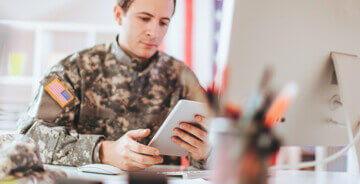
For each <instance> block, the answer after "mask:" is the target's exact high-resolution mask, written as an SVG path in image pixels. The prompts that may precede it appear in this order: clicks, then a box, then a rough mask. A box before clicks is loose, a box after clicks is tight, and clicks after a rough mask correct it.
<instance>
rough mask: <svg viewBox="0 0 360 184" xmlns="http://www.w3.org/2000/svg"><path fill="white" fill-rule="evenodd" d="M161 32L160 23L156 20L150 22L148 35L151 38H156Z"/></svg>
mask: <svg viewBox="0 0 360 184" xmlns="http://www.w3.org/2000/svg"><path fill="white" fill-rule="evenodd" d="M158 34H159V25H158V24H157V23H156V21H152V22H151V23H149V24H148V29H147V31H146V36H147V37H149V38H150V39H155V38H156V37H157V36H158Z"/></svg>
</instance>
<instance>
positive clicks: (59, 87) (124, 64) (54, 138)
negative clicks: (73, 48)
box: [19, 0, 209, 170]
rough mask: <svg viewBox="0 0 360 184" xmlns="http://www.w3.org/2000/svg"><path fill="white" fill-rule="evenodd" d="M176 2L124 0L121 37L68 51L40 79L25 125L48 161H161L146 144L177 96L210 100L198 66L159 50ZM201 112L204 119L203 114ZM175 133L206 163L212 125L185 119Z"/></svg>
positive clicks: (140, 164) (125, 166)
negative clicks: (208, 130) (195, 68)
mask: <svg viewBox="0 0 360 184" xmlns="http://www.w3.org/2000/svg"><path fill="white" fill-rule="evenodd" d="M175 4H176V1H175V0H119V1H118V4H117V5H116V6H115V7H114V15H115V19H116V22H117V23H118V25H119V27H120V29H119V35H118V36H117V37H116V40H115V41H114V42H113V43H111V44H108V45H105V44H103V45H97V46H95V47H93V48H90V49H86V50H83V51H80V52H78V53H75V54H72V55H70V56H68V57H67V58H65V59H63V60H62V61H60V62H59V64H57V65H55V66H54V67H53V68H52V69H51V71H50V72H49V74H47V75H46V77H45V78H44V79H43V80H42V81H41V86H40V88H39V92H38V94H37V96H36V98H35V100H34V102H33V104H32V105H31V107H30V108H29V110H28V113H27V115H26V116H24V117H23V118H21V119H20V120H19V130H20V132H21V133H22V134H25V135H26V136H28V137H31V138H32V139H34V140H35V141H36V142H37V143H38V145H39V148H40V153H41V158H42V160H43V161H44V162H45V163H49V164H61V165H75V166H79V165H84V164H90V163H105V164H110V165H113V166H116V167H118V168H120V169H122V170H138V169H144V168H147V167H149V166H152V165H154V164H160V163H162V162H163V158H162V157H161V156H160V155H159V150H157V149H155V148H152V147H149V146H146V144H147V143H148V142H149V140H150V139H151V137H153V135H154V133H155V132H156V131H157V130H158V128H159V127H160V126H161V123H162V122H163V121H164V120H165V118H166V116H167V114H168V113H169V111H170V110H171V109H172V107H173V106H174V105H175V104H176V103H177V101H178V100H180V99H189V100H197V101H205V98H204V91H203V89H202V88H201V86H200V85H199V83H198V81H197V79H196V77H195V75H194V74H193V72H191V70H190V69H189V68H187V67H186V66H185V65H184V64H183V63H182V62H180V61H177V60H175V59H174V58H172V57H170V56H168V55H166V54H165V53H162V52H158V51H157V48H158V46H159V44H160V43H161V41H162V40H163V38H164V36H165V34H166V32H167V29H168V25H169V23H170V21H171V18H172V15H173V13H174V11H175ZM196 119H197V122H198V123H200V124H202V125H203V126H205V125H204V118H203V117H202V116H197V117H196ZM174 133H175V135H176V137H173V138H172V140H173V142H174V143H176V144H178V145H179V146H181V147H183V148H184V149H186V150H188V151H189V152H190V155H191V158H190V159H191V160H192V161H193V162H192V163H194V164H195V166H202V164H203V162H204V161H205V159H206V158H207V156H208V152H209V146H208V145H207V143H206V135H207V133H206V131H205V130H203V129H201V128H198V127H195V126H193V125H191V124H189V123H181V125H180V127H179V128H176V129H175V130H174ZM138 140H139V142H138Z"/></svg>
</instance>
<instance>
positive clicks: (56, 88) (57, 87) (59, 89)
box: [49, 81, 67, 104]
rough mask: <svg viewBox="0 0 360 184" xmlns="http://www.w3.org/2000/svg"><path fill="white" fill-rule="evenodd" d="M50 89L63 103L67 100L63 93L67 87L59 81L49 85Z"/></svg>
mask: <svg viewBox="0 0 360 184" xmlns="http://www.w3.org/2000/svg"><path fill="white" fill-rule="evenodd" d="M49 90H50V91H51V92H52V94H53V95H54V96H55V97H56V98H57V99H58V100H59V101H60V102H61V103H62V104H65V103H66V102H67V100H66V99H65V98H64V97H63V96H62V95H61V92H62V91H64V90H65V89H64V88H63V87H62V86H61V84H59V83H58V82H57V81H56V82H54V83H53V84H51V85H50V86H49Z"/></svg>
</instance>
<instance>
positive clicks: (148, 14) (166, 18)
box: [138, 12, 170, 21]
mask: <svg viewBox="0 0 360 184" xmlns="http://www.w3.org/2000/svg"><path fill="white" fill-rule="evenodd" d="M138 14H144V15H147V16H150V17H154V15H152V14H150V13H148V12H139V13H138ZM161 19H165V20H168V21H170V18H168V17H163V18H161Z"/></svg>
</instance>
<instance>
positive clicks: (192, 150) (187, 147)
mask: <svg viewBox="0 0 360 184" xmlns="http://www.w3.org/2000/svg"><path fill="white" fill-rule="evenodd" d="M171 140H172V141H173V142H174V143H175V144H177V145H178V146H180V147H182V148H184V149H185V150H187V151H188V152H190V153H195V152H196V150H197V148H195V147H194V146H191V145H190V144H188V143H186V142H184V141H183V140H181V139H179V138H177V137H171Z"/></svg>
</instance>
